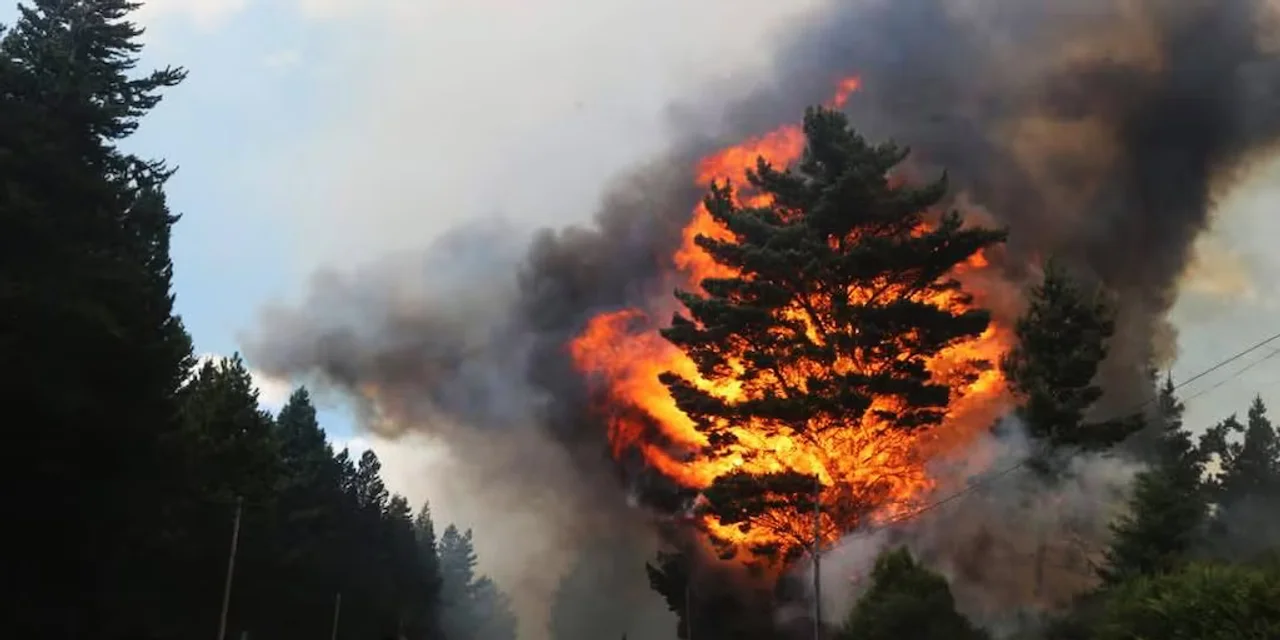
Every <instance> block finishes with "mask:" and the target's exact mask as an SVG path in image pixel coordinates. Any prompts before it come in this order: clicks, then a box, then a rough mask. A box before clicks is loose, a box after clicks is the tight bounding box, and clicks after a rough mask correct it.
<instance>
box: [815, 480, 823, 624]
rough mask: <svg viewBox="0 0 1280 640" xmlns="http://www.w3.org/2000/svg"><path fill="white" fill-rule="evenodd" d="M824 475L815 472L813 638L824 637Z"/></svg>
mask: <svg viewBox="0 0 1280 640" xmlns="http://www.w3.org/2000/svg"><path fill="white" fill-rule="evenodd" d="M821 555H822V475H821V474H817V473H815V474H813V640H821V638H822V579H821V570H822V563H821V560H819V556H821Z"/></svg>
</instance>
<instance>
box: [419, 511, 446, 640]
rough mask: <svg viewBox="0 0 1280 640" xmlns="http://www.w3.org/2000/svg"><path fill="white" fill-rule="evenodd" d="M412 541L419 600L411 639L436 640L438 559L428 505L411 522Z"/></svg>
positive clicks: (438, 614)
mask: <svg viewBox="0 0 1280 640" xmlns="http://www.w3.org/2000/svg"><path fill="white" fill-rule="evenodd" d="M413 533H414V540H415V542H416V544H417V554H416V556H417V559H418V565H417V567H416V569H417V573H418V576H419V579H418V584H417V586H418V591H417V595H418V597H419V598H421V599H422V602H420V603H418V604H417V606H416V607H415V611H417V615H416V616H415V618H414V620H413V623H412V632H411V635H412V636H413V637H415V638H436V637H439V635H440V622H439V619H440V611H439V609H440V592H441V587H442V584H441V583H442V578H441V576H440V557H439V555H438V552H437V551H436V547H437V541H436V525H435V522H433V521H432V519H431V505H430V504H428V503H425V502H424V503H423V504H422V508H421V509H419V510H418V515H417V516H415V517H414V520H413Z"/></svg>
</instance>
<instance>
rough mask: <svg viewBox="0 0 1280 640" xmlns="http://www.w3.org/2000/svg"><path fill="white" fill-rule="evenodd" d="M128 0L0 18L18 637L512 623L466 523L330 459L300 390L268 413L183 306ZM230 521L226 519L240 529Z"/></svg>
mask: <svg viewBox="0 0 1280 640" xmlns="http://www.w3.org/2000/svg"><path fill="white" fill-rule="evenodd" d="M136 6H137V5H136V4H135V3H132V2H130V1H128V0H34V1H33V2H31V3H29V4H28V5H25V6H20V15H19V18H18V19H17V21H16V23H15V24H13V25H11V26H0V229H2V230H3V231H2V232H0V309H2V310H3V311H2V312H0V359H2V360H3V361H4V362H6V363H8V368H9V369H10V371H11V372H12V373H13V374H14V375H13V377H12V378H10V381H9V382H8V383H6V384H5V386H4V394H5V395H4V397H5V399H6V401H7V402H8V403H9V406H10V408H11V409H12V413H11V414H10V415H11V419H10V420H9V421H8V422H7V424H9V425H10V426H9V428H8V433H9V434H10V438H11V440H12V442H11V444H12V446H13V451H14V452H15V454H16V455H15V456H14V457H12V458H10V459H9V460H8V461H7V462H6V464H5V465H4V468H5V469H6V471H7V473H9V474H10V482H9V484H8V486H10V487H11V488H13V489H14V490H13V491H12V492H10V498H9V500H8V505H7V506H8V510H9V513H10V519H9V520H8V526H7V527H6V528H7V529H9V530H10V531H13V532H16V537H14V538H11V540H10V542H9V543H8V545H7V550H6V553H5V558H6V560H5V564H4V571H3V575H4V578H5V581H6V583H7V584H8V585H9V590H8V591H9V597H8V598H7V601H8V604H9V605H10V606H11V607H12V608H11V609H10V613H11V615H9V616H6V624H5V628H6V631H7V632H9V633H10V634H12V636H13V637H15V638H62V639H72V638H76V639H82V638H139V639H141V638H157V639H158V638H174V639H177V638H199V637H212V636H213V635H214V633H215V629H216V628H218V627H219V626H220V619H221V617H222V614H223V603H224V589H225V588H226V585H227V579H228V578H227V577H228V569H229V564H230V562H229V560H230V557H231V547H232V539H233V528H236V529H238V536H236V549H235V562H234V573H233V575H232V582H231V588H230V591H229V595H230V597H229V599H228V600H227V605H228V608H227V611H226V634H227V637H229V638H239V637H246V636H245V634H247V637H249V638H257V637H261V638H299V639H302V638H308V639H314V638H329V637H332V636H331V634H332V633H334V629H335V626H336V629H337V637H339V638H362V639H365V638H378V637H397V636H398V637H404V638H424V639H425V638H438V637H441V636H440V634H441V632H444V633H446V634H447V635H446V636H445V637H448V638H450V640H510V639H512V638H514V636H515V620H514V617H513V615H512V614H511V611H510V607H509V605H508V603H507V601H506V598H505V596H504V595H503V594H502V593H501V592H500V591H499V590H498V589H497V588H496V586H495V585H494V583H493V582H492V581H490V580H489V579H487V578H485V577H483V576H478V575H476V573H475V563H476V557H475V553H474V550H473V549H472V545H471V536H470V533H469V532H467V533H463V532H460V531H459V530H458V529H457V528H455V527H453V526H449V527H448V528H446V529H445V530H444V532H443V534H442V535H441V536H440V538H439V540H437V539H436V534H435V531H434V526H433V524H432V521H431V515H430V512H429V510H428V509H427V508H426V507H425V506H424V507H423V508H422V509H421V510H420V511H419V512H418V513H417V514H416V515H415V514H413V513H412V512H411V510H410V507H409V504H408V503H407V502H406V501H405V499H404V498H402V497H400V496H394V495H390V494H389V492H388V490H387V488H386V486H385V485H384V483H383V480H382V479H381V477H380V473H379V472H380V465H379V462H378V458H377V456H375V455H374V454H373V453H372V452H364V453H363V454H362V455H360V456H359V458H358V459H353V457H352V455H351V454H350V453H349V452H348V451H346V450H343V451H339V452H337V453H336V454H335V452H334V451H333V449H332V447H331V446H330V444H329V443H328V442H326V438H325V434H324V432H323V431H322V430H321V428H320V426H319V424H317V421H316V411H315V408H314V407H313V405H312V403H311V400H310V398H309V397H308V395H307V392H306V391H305V390H299V391H297V392H296V393H294V394H293V396H292V397H291V398H290V399H289V401H288V404H287V405H286V406H285V407H284V408H283V410H281V411H280V413H279V415H276V416H272V415H270V414H268V413H267V412H265V411H263V410H262V409H261V408H260V406H259V403H258V397H257V392H256V390H255V388H254V386H253V383H252V380H251V379H250V376H249V373H248V371H247V370H246V368H245V366H244V364H243V363H242V362H241V361H240V360H239V358H233V359H230V360H226V361H219V362H207V363H204V364H202V365H200V366H197V362H196V361H195V359H194V358H193V357H192V344H191V339H190V337H189V336H188V334H187V332H186V331H185V329H184V328H183V325H182V322H181V320H180V319H179V318H178V317H177V316H176V315H175V314H174V309H173V295H172V292H171V280H172V265H171V262H170V257H169V242H170V232H171V228H172V226H173V225H174V223H175V222H176V221H177V216H175V215H173V214H172V213H171V212H170V211H169V209H168V207H167V206H166V202H165V194H164V186H165V181H166V180H167V179H168V178H169V176H170V175H171V174H172V171H171V170H170V169H169V168H168V167H167V166H166V165H165V164H164V163H163V162H159V161H155V160H150V159H145V158H140V157H138V156H136V155H134V154H131V153H128V152H126V151H125V150H123V149H122V147H121V145H122V143H124V142H125V141H126V139H127V138H128V137H129V136H130V134H132V133H133V132H134V130H135V129H136V128H137V126H138V124H139V119H140V118H142V117H143V116H144V115H145V114H146V113H147V112H148V111H149V110H150V109H151V108H152V107H154V106H155V105H156V104H157V102H158V101H159V100H160V97H161V92H162V91H163V90H164V89H166V88H168V87H172V86H174V85H177V84H178V83H179V82H181V81H182V80H183V78H184V76H185V72H184V71H183V70H181V69H163V70H160V71H156V72H152V73H149V74H137V73H135V72H134V66H135V64H136V61H137V56H138V53H139V50H140V48H139V45H138V42H137V39H138V36H139V35H140V31H139V29H138V28H137V27H135V26H134V25H132V24H131V23H130V22H129V20H128V18H129V14H130V12H131V11H133V10H134V9H135V8H136ZM233 525H234V526H233Z"/></svg>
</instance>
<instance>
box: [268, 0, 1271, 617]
mask: <svg viewBox="0 0 1280 640" xmlns="http://www.w3.org/2000/svg"><path fill="white" fill-rule="evenodd" d="M1275 13H1276V9H1275V6H1274V4H1269V3H1267V2H1264V1H1263V0H1128V1H1124V0H1074V1H1070V2H1068V1H1065V0H1059V1H1046V2H1027V1H1026V0H867V1H862V2H854V1H839V0H837V1H834V2H832V3H831V4H830V5H828V6H826V7H825V8H823V9H822V10H820V11H818V12H817V13H816V14H815V15H813V16H812V17H811V18H810V19H809V20H807V21H806V22H804V23H803V24H799V25H796V27H795V28H794V30H793V31H792V32H791V35H790V37H788V38H786V39H785V40H784V41H782V42H780V43H779V47H778V50H777V54H776V57H775V66H774V69H773V74H772V77H771V78H765V79H758V78H757V79H753V83H752V86H753V87H755V88H754V89H752V90H750V91H749V92H747V97H746V99H743V100H740V101H736V102H734V103H733V104H730V105H725V104H723V101H722V99H719V98H716V97H711V96H708V97H705V98H702V99H692V100H690V101H689V102H688V104H685V105H681V107H680V108H679V109H678V110H677V111H679V112H680V113H683V114H686V115H687V114H692V117H689V118H686V119H685V120H683V121H682V122H681V123H677V129H678V130H681V131H684V132H685V133H686V134H687V135H683V136H682V137H681V140H683V142H680V143H677V144H676V145H675V146H674V147H673V149H672V151H671V152H670V153H669V154H668V155H667V156H666V157H663V158H660V159H659V160H658V161H656V162H654V163H652V164H650V165H647V166H644V167H641V168H639V169H638V170H636V171H635V172H634V173H633V174H632V175H630V176H628V177H627V178H626V179H625V180H623V181H621V182H620V183H619V184H618V185H615V186H614V187H613V188H612V189H611V190H610V191H609V195H608V196H607V197H606V198H605V200H604V202H603V204H602V206H601V208H600V211H599V213H598V214H597V216H596V218H595V223H594V225H592V226H590V227H588V228H572V229H563V230H551V231H544V232H540V233H538V234H534V235H533V236H532V239H531V240H530V238H531V236H530V235H529V234H526V233H521V232H520V231H519V230H513V229H507V228H503V227H501V226H493V225H490V226H488V227H483V226H482V227H478V228H476V229H469V230H466V233H465V234H464V235H463V236H459V237H455V238H451V239H448V240H446V241H443V242H441V243H437V244H436V245H434V246H432V247H430V248H429V249H428V254H427V257H426V258H425V259H398V260H392V261H388V262H387V263H386V264H383V265H378V266H376V267H373V268H370V269H369V270H368V271H366V272H362V273H359V274H356V275H355V276H352V277H339V276H327V277H321V278H317V279H316V280H315V281H314V282H313V287H312V290H311V293H310V295H309V297H308V298H307V301H306V302H305V303H304V304H302V305H300V306H298V307H295V308H290V309H275V310H272V311H271V312H269V313H268V314H266V315H265V317H264V322H263V324H262V326H261V327H260V330H259V331H258V332H257V333H256V334H255V335H254V336H253V337H252V338H251V339H250V340H249V341H248V343H247V345H246V354H247V355H248V357H249V359H250V360H251V361H252V362H253V364H254V365H255V366H257V367H259V368H261V369H262V370H263V371H264V372H266V373H268V374H275V375H278V376H286V377H292V378H313V379H314V378H319V379H321V380H323V381H325V382H327V383H328V384H329V385H332V386H336V387H337V388H339V389H341V390H344V391H346V392H347V393H349V394H351V395H352V396H354V397H356V398H359V399H362V400H363V401H365V402H366V403H367V407H368V408H369V409H370V412H371V413H370V416H371V417H377V418H378V419H377V420H371V422H370V425H371V426H374V427H376V428H379V429H382V430H383V432H384V433H391V434H394V433H401V432H404V431H419V432H426V433H429V434H431V435H433V436H434V437H436V438H437V439H438V440H440V441H442V442H443V443H444V444H445V445H447V446H449V448H450V449H451V451H452V453H453V454H454V455H455V456H456V457H457V458H458V459H459V460H460V461H461V462H460V465H459V467H460V468H465V469H468V471H467V473H468V474H470V476H472V479H473V480H474V482H475V485H474V486H475V487H476V492H477V495H480V494H481V493H483V495H484V496H486V497H490V496H505V498H504V500H505V502H504V504H506V503H521V502H523V503H524V504H549V503H548V502H547V501H548V499H549V498H548V496H552V495H556V496H559V497H558V498H556V500H558V501H559V502H556V501H554V500H553V501H551V502H555V504H554V505H551V506H547V507H546V508H547V510H548V511H547V513H548V514H549V515H548V519H549V520H554V521H555V522H556V524H555V526H554V527H552V529H554V530H555V531H556V532H557V533H556V535H557V536H559V538H558V539H559V540H560V541H561V542H562V543H563V545H564V548H565V549H572V548H574V547H575V546H577V545H579V544H580V543H581V541H582V540H584V539H586V538H593V539H595V538H604V539H606V540H607V539H611V538H617V537H619V536H620V535H621V534H620V533H619V532H620V531H626V530H631V529H632V528H633V527H634V526H636V524H635V523H636V522H637V521H638V520H639V518H638V517H637V516H636V515H635V514H634V513H631V514H628V513H625V511H626V510H625V509H622V508H620V507H619V505H622V504H624V500H623V499H622V498H623V496H624V492H625V491H627V490H629V489H630V488H631V487H632V485H630V484H628V483H625V482H618V481H616V480H617V474H618V470H617V468H616V467H615V466H614V465H613V464H612V463H610V462H609V461H608V456H607V452H606V448H605V433H604V427H603V425H602V424H601V422H600V421H599V420H598V419H597V418H596V417H595V415H594V414H593V413H592V412H591V411H590V410H589V409H590V402H589V400H590V396H589V394H588V393H587V389H586V388H585V385H584V383H583V381H582V380H581V377H580V376H579V375H578V374H577V373H576V372H575V371H574V369H573V367H572V366H571V364H570V363H569V361H568V358H567V356H566V354H565V351H564V345H565V343H566V341H567V340H569V339H570V338H571V337H572V336H573V335H575V334H576V333H577V332H578V331H579V330H580V329H581V328H582V325H583V323H584V322H585V320H586V319H587V318H589V317H590V316H591V315H593V314H595V313H598V312H600V311H602V310H609V309H614V308H618V307H620V306H624V305H632V304H644V303H645V302H647V301H650V300H652V299H654V298H655V297H656V296H666V295H668V294H669V290H670V284H669V283H668V282H666V281H664V279H663V274H664V273H666V272H667V271H668V270H669V269H670V263H669V256H670V255H671V253H672V251H673V249H674V248H675V246H676V245H677V243H678V240H679V231H680V229H681V227H682V226H683V225H684V224H685V223H686V221H687V220H688V214H689V211H690V209H691V207H692V205H693V204H694V203H695V201H696V199H697V198H698V196H699V193H698V191H697V190H696V189H695V188H694V187H693V185H692V184H691V166H692V161H693V159H694V158H696V157H698V156H700V155H703V154H705V153H706V152H709V151H711V150H713V149H716V148H718V147H719V146H721V145H722V144H724V143H731V142H732V141H735V140H737V139H740V138H742V137H744V136H746V135H751V134H758V133H761V132H763V131H766V130H769V129H772V128H773V127H775V126H777V125H778V124H780V123H784V122H793V121H795V120H796V119H797V117H798V116H799V115H800V113H801V110H802V109H803V107H805V106H806V105H808V104H812V103H816V102H819V101H822V100H825V99H826V98H828V97H829V95H830V94H831V91H832V88H833V87H834V86H835V82H836V80H838V79H839V78H841V77H844V76H847V75H850V74H854V73H856V74H858V75H860V76H861V77H862V79H863V85H864V89H863V90H862V91H860V92H859V93H858V94H855V96H854V97H853V98H852V100H851V101H850V104H849V111H850V113H851V115H852V116H853V121H854V123H855V125H856V126H858V127H859V128H860V129H861V130H862V131H863V132H864V133H865V134H867V135H868V136H869V137H871V138H875V139H883V138H886V137H892V138H893V139H895V140H897V141H899V142H901V143H905V144H908V145H910V146H911V147H912V148H913V150H914V152H915V155H914V156H913V159H912V161H911V162H912V163H913V166H914V167H915V168H916V169H919V170H923V171H936V170H938V169H940V168H946V169H947V170H948V171H949V172H950V176H951V178H952V184H953V185H954V186H955V188H956V196H957V200H956V202H957V204H958V205H960V204H963V206H964V207H965V208H966V209H968V210H971V211H974V212H978V211H981V212H983V213H984V214H985V215H988V216H990V217H991V219H993V220H995V221H998V222H999V223H1001V224H1007V225H1008V226H1009V227H1010V228H1011V231H1012V235H1011V240H1010V244H1009V246H1008V250H1007V252H1006V253H1005V255H1004V256H1003V258H1002V262H1003V266H1004V267H1005V269H1006V270H1007V271H1008V274H1009V276H1010V280H1012V281H1013V282H1023V281H1024V280H1025V278H1026V275H1027V274H1028V273H1029V271H1028V267H1029V266H1030V265H1033V264H1034V263H1035V262H1037V261H1038V260H1039V259H1040V258H1043V257H1047V256H1049V255H1054V256H1057V257H1059V258H1061V259H1063V260H1065V261H1067V262H1068V263H1070V264H1071V266H1073V267H1075V268H1076V269H1077V270H1080V271H1083V272H1084V273H1087V274H1090V275H1091V276H1092V277H1095V278H1096V279H1097V280H1098V281H1100V282H1101V283H1103V284H1105V285H1106V286H1108V287H1109V288H1111V289H1112V290H1113V291H1114V292H1115V293H1116V294H1117V295H1116V300H1117V301H1118V302H1119V305H1120V309H1119V311H1120V332H1119V334H1118V336H1117V338H1116V340H1115V342H1114V344H1113V350H1112V351H1113V352H1112V358H1111V360H1110V362H1109V364H1108V369H1107V372H1106V376H1105V379H1106V382H1107V387H1108V391H1109V392H1110V394H1109V396H1108V397H1109V398H1110V401H1111V402H1113V403H1130V402H1132V401H1133V400H1134V399H1135V398H1137V397H1141V396H1143V395H1145V394H1146V393H1147V387H1148V385H1147V378H1146V377H1145V369H1146V368H1147V367H1148V366H1149V365H1151V364H1154V363H1160V362H1165V361H1167V360H1168V359H1169V358H1170V357H1172V355H1173V345H1174V342H1173V338H1174V336H1173V333H1172V330H1171V328H1170V327H1169V325H1168V323H1167V321H1166V318H1165V316H1166V313H1167V312H1168V311H1169V308H1170V306H1171V305H1172V303H1173V301H1174V298H1175V295H1176V293H1177V284H1178V281H1179V277H1180V276H1181V274H1182V273H1183V271H1184V269H1185V268H1186V267H1187V263H1188V260H1189V257H1190V251H1191V246H1192V241H1193V240H1194V239H1195V238H1196V236H1197V234H1199V233H1200V232H1201V231H1203V230H1204V229H1205V227H1206V225H1207V224H1209V222H1210V219H1211V215H1212V213H1213V205H1214V200H1215V197H1216V196H1218V195H1219V194H1221V193H1223V191H1224V190H1226V189H1228V188H1230V187H1231V186H1232V184H1233V182H1234V181H1235V179H1236V178H1237V177H1238V176H1239V175H1241V173H1242V172H1243V171H1245V170H1247V169H1248V167H1249V164H1250V162H1251V160H1253V159H1255V158H1256V157H1257V156H1259V155H1260V154H1262V153H1264V152H1266V151H1267V150H1269V149H1270V148H1271V146H1272V145H1273V143H1274V142H1275V141H1276V138H1277V135H1278V134H1280V108H1278V107H1280V100H1278V97H1280V93H1278V92H1280V61H1278V60H1277V55H1276V53H1277V39H1276V29H1275V28H1274V22H1273V20H1274V15H1273V14H1275ZM584 55H589V53H584ZM716 114H719V116H717V115H716ZM695 121H696V122H698V123H699V124H698V125H697V126H696V130H695V127H694V126H693V125H692V123H693V122H695ZM709 123H710V124H709ZM423 206H424V207H426V206H429V205H427V204H426V203H424V205H423ZM446 247H452V250H449V249H446ZM460 247H463V248H460ZM1002 312H1003V313H1005V314H1008V313H1012V310H1003V311H1002ZM533 443H541V444H540V445H538V446H534V445H533ZM528 451H538V452H541V453H536V454H534V455H529V454H528ZM547 487H553V488H554V490H551V489H548V488H547ZM538 501H542V502H538ZM565 505H570V506H565ZM512 535H513V537H512V538H511V541H512V543H513V544H517V543H518V541H519V540H520V534H519V533H518V532H512ZM637 561H639V559H638V560H637ZM609 588H611V587H610V586H609V585H601V589H602V591H607V590H608V589H609ZM620 626H625V623H624V622H620ZM633 635H634V634H633Z"/></svg>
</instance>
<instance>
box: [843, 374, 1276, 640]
mask: <svg viewBox="0 0 1280 640" xmlns="http://www.w3.org/2000/svg"><path fill="white" fill-rule="evenodd" d="M1181 414H1182V405H1181V404H1180V403H1179V401H1178V400H1177V398H1176V397H1175V396H1174V394H1173V391H1172V384H1166V385H1165V387H1164V388H1163V390H1162V393H1161V396H1160V411H1159V413H1158V418H1157V421H1154V422H1153V426H1155V427H1156V429H1154V435H1155V437H1154V438H1153V439H1152V440H1151V441H1150V443H1151V444H1152V445H1154V449H1153V453H1155V454H1156V455H1155V456H1154V457H1155V459H1154V460H1153V461H1152V464H1151V466H1150V467H1149V468H1147V469H1146V470H1145V471H1143V472H1141V473H1140V474H1139V475H1138V477H1137V479H1136V482H1135V483H1134V487H1133V490H1132V495H1131V498H1130V500H1129V504H1128V509H1127V510H1126V514H1125V515H1124V516H1123V517H1122V518H1120V519H1119V520H1118V521H1116V522H1115V523H1114V524H1113V525H1112V534H1113V537H1112V541H1111V543H1110V546H1109V547H1108V548H1107V549H1105V550H1104V552H1103V553H1102V554H1101V555H1102V558H1101V562H1100V563H1099V565H1098V568H1097V573H1098V575H1097V582H1098V586H1097V587H1096V588H1095V589H1094V590H1092V591H1090V592H1087V593H1085V594H1082V596H1081V597H1080V598H1079V600H1078V602H1077V604H1076V605H1075V606H1074V607H1072V609H1071V610H1070V611H1068V612H1066V613H1063V614H1061V615H1056V616H1052V617H1050V618H1048V619H1046V620H1044V621H1043V622H1042V623H1041V624H1036V625H1033V626H1032V630H1030V631H1026V632H1025V633H1024V635H1023V636H1021V637H1023V638H1026V640H1032V639H1042V640H1132V639H1134V638H1187V639H1188V640H1217V639H1221V640H1228V639H1230V640H1267V639H1273V638H1280V535H1278V534H1280V528H1278V527H1280V514H1277V513H1276V511H1275V505H1277V504H1280V502H1278V500H1280V438H1278V437H1277V431H1276V428H1275V426H1274V425H1273V424H1272V423H1271V421H1270V420H1269V419H1268V418H1267V416H1266V408H1265V406H1264V405H1263V403H1262V401H1261V400H1260V399H1259V400H1255V402H1254V403H1253V405H1252V406H1251V407H1250V409H1249V412H1248V419H1247V421H1246V422H1244V423H1241V422H1240V421H1239V420H1237V419H1236V418H1235V417H1231V418H1228V419H1227V420H1226V421H1224V422H1222V423H1220V424H1219V425H1216V426H1215V427H1213V428H1212V429H1210V430H1209V431H1208V432H1207V433H1206V434H1205V436H1204V437H1202V438H1201V439H1200V440H1199V442H1198V443H1197V442H1195V441H1194V439H1193V437H1192V434H1191V433H1190V432H1189V431H1188V430H1187V429H1185V428H1184V427H1183V425H1182V420H1181ZM1228 436H1231V437H1228ZM988 637H989V635H988V634H987V632H985V631H983V630H981V629H979V628H978V627H977V626H976V625H975V624H973V623H972V622H970V621H969V620H968V619H966V618H965V617H964V616H962V615H961V614H959V613H958V612H957V610H956V605H955V601H954V599H953V597H952V595H951V591H950V588H949V586H948V584H947V581H946V579H944V578H943V577H942V576H941V575H939V574H937V573H934V572H932V571H930V570H929V569H927V568H925V567H924V566H923V565H921V564H920V563H919V562H918V561H916V560H915V559H914V558H913V557H912V556H911V554H910V553H909V552H908V551H907V550H906V549H901V548H900V549H895V550H892V551H890V552H887V553H885V554H884V555H882V556H881V557H880V558H879V559H878V561H877V563H876V566H875V569H874V571H873V573H872V576H871V586H870V588H869V589H868V591H867V592H866V593H865V594H864V595H863V596H862V597H861V598H860V600H859V601H858V602H857V603H856V604H855V606H854V608H853V610H852V612H851V613H850V616H849V618H848V620H847V622H846V624H845V625H844V627H843V628H842V629H841V630H840V633H839V638H841V640H897V639H900V638H913V639H914V640H966V639H972V640H982V639H985V638H988Z"/></svg>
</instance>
